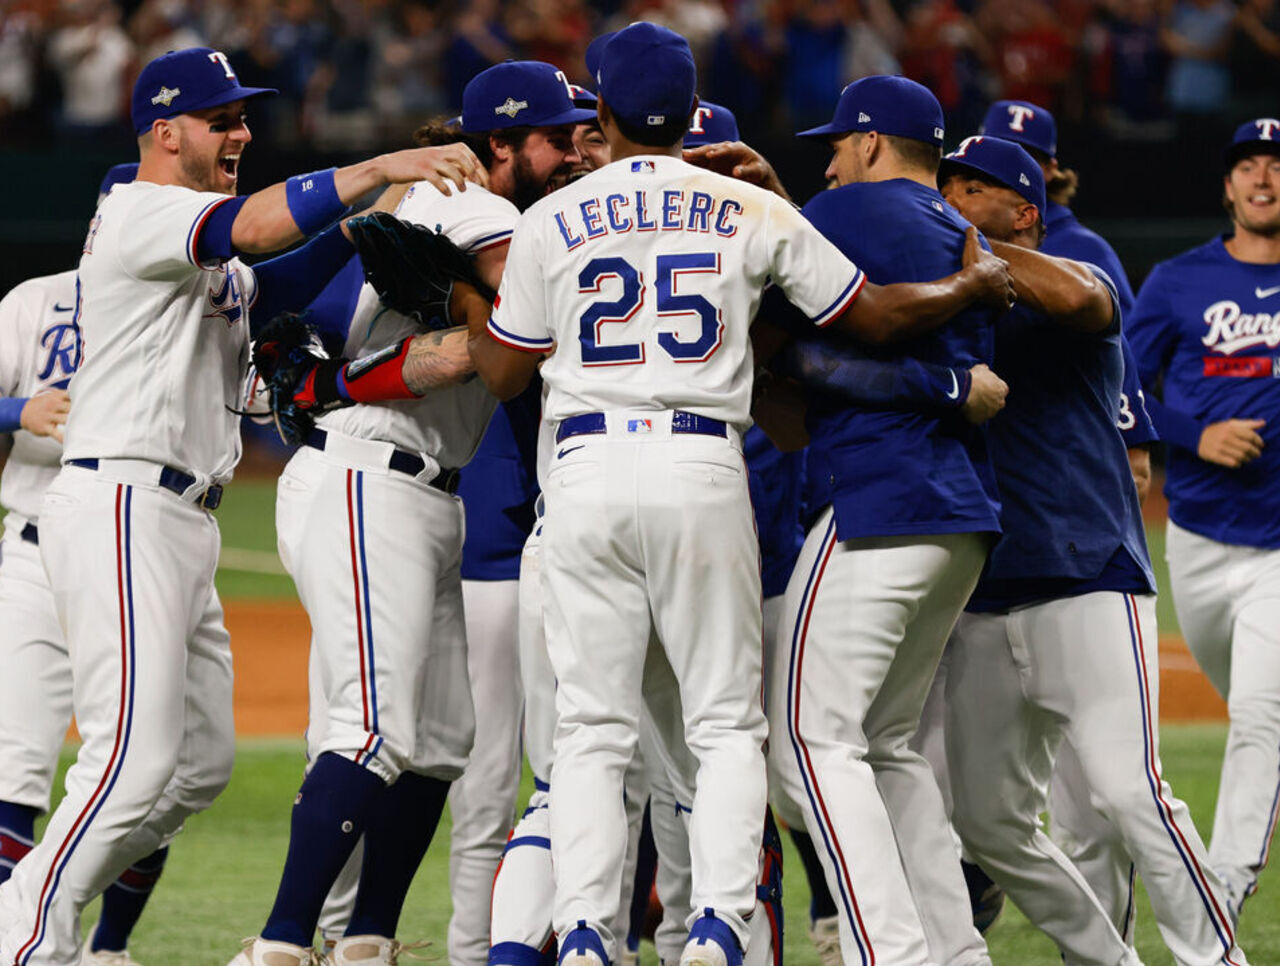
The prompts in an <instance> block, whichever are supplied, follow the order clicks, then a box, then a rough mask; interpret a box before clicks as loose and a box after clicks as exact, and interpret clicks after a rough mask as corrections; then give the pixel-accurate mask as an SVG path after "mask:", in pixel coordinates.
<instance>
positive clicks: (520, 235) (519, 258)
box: [489, 216, 555, 352]
mask: <svg viewBox="0 0 1280 966" xmlns="http://www.w3.org/2000/svg"><path fill="white" fill-rule="evenodd" d="M516 228H517V230H516V233H515V235H514V236H513V237H512V239H511V249H510V250H509V251H508V252H507V267H506V268H505V269H503V272H502V285H501V287H500V288H499V289H498V295H497V297H496V298H495V299H494V300H493V317H492V318H490V319H489V334H490V335H491V336H493V337H494V338H495V339H497V340H498V341H499V342H501V343H502V344H503V345H506V346H510V347H511V348H512V349H520V350H523V351H525V352H549V351H551V347H552V346H553V345H555V336H554V334H553V332H552V331H551V329H550V328H549V323H548V319H547V296H546V287H545V278H546V273H545V271H544V269H543V266H542V252H543V249H544V246H543V244H542V242H541V237H540V234H539V232H538V225H537V223H536V222H532V221H530V219H529V218H528V217H527V216H526V217H525V218H524V219H522V220H521V222H520V224H519V225H517V226H516ZM504 305H507V306H510V305H516V306H519V309H520V311H519V313H518V314H517V315H516V316H512V315H511V313H510V311H509V310H504V308H503V306H504Z"/></svg>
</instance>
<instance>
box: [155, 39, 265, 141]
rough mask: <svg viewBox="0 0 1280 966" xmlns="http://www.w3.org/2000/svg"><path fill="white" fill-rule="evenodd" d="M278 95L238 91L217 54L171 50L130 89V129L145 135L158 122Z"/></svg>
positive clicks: (245, 89)
mask: <svg viewBox="0 0 1280 966" xmlns="http://www.w3.org/2000/svg"><path fill="white" fill-rule="evenodd" d="M278 93H279V91H276V90H274V89H273V88H270V87H242V86H241V84H240V80H239V78H237V77H236V72H235V71H234V70H233V69H232V67H231V64H230V62H229V61H228V60H227V55H226V54H224V53H223V52H222V51H220V50H214V49H213V48H211V47H188V48H187V49H186V50H171V51H169V53H167V54H162V55H161V56H159V57H157V58H156V59H155V60H153V61H151V63H149V64H147V66H146V67H144V68H142V73H140V74H139V75H138V80H137V82H136V83H135V84H134V85H133V107H132V110H131V112H130V113H131V114H132V117H133V129H134V130H135V131H136V132H137V133H138V134H146V133H147V132H148V131H149V130H151V125H152V124H153V123H154V122H156V121H158V120H160V119H162V118H167V117H177V116H178V115H179V114H189V113H190V112H192V111H202V110H204V109H205V108H208V107H218V106H219V105H221V104H229V103H231V102H232V101H239V100H242V99H244V98H248V97H258V96H260V95H262V94H278Z"/></svg>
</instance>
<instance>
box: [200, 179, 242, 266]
mask: <svg viewBox="0 0 1280 966" xmlns="http://www.w3.org/2000/svg"><path fill="white" fill-rule="evenodd" d="M248 200H249V197H248V195H245V196H243V197H239V198H231V199H228V200H227V201H224V202H222V203H220V204H219V205H218V207H216V208H214V209H213V211H211V212H210V213H209V217H208V218H206V219H205V222H204V226H203V227H202V228H201V229H200V235H199V237H198V238H196V257H197V258H199V259H200V264H201V265H209V264H211V263H213V262H225V261H227V260H228V259H229V258H231V256H232V255H235V254H237V252H236V250H235V247H234V246H233V245H232V244H231V226H232V225H234V224H235V221H236V215H238V214H240V209H241V208H243V207H244V203H245V202H246V201H248Z"/></svg>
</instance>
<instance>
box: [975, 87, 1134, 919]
mask: <svg viewBox="0 0 1280 966" xmlns="http://www.w3.org/2000/svg"><path fill="white" fill-rule="evenodd" d="M979 133H980V134H986V135H990V136H993V137H999V138H1004V139H1005V140H1007V141H1013V142H1015V143H1017V144H1020V145H1021V146H1022V147H1023V148H1025V149H1026V151H1027V152H1028V153H1029V154H1030V155H1031V156H1032V157H1033V158H1035V160H1036V161H1037V162H1038V163H1039V165H1040V170H1041V172H1042V173H1043V175H1044V181H1045V194H1046V198H1045V200H1046V205H1045V210H1044V212H1043V222H1044V228H1045V231H1046V235H1045V238H1044V241H1043V242H1042V243H1041V245H1040V251H1041V252H1043V253H1044V254H1046V255H1055V256H1059V257H1061V258H1070V259H1073V260H1075V261H1080V262H1086V263H1088V264H1091V265H1097V266H1098V267H1099V268H1101V269H1102V270H1103V271H1104V272H1105V273H1106V274H1107V277H1108V278H1110V279H1111V280H1112V282H1113V283H1114V284H1115V287H1116V294H1117V295H1118V297H1119V299H1120V315H1121V318H1124V319H1127V318H1129V317H1130V315H1131V314H1132V309H1133V290H1132V288H1131V287H1130V285H1129V279H1128V276H1127V275H1126V274H1125V271H1124V266H1123V265H1121V263H1120V259H1119V257H1118V256H1117V255H1116V253H1115V250H1114V249H1113V248H1112V247H1111V246H1110V245H1109V244H1107V242H1106V240H1105V239H1103V238H1102V237H1101V236H1099V235H1098V234H1097V233H1096V232H1093V231H1090V230H1089V229H1088V228H1086V227H1085V226H1084V225H1082V224H1080V222H1079V221H1078V220H1077V219H1076V217H1075V214H1074V213H1073V212H1072V211H1071V208H1070V207H1069V204H1070V202H1071V199H1072V198H1074V196H1075V194H1076V191H1077V190H1078V187H1079V178H1078V176H1077V175H1076V173H1075V171H1073V170H1071V169H1069V168H1064V167H1063V166H1062V165H1061V163H1060V161H1059V159H1058V156H1057V155H1058V128H1057V122H1056V121H1055V120H1054V117H1053V115H1052V114H1051V113H1050V112H1049V111H1048V110H1047V109H1045V108H1044V107H1041V106H1040V105H1038V104H1032V103H1030V102H1028V101H1008V100H1005V101H996V102H995V103H993V104H992V105H991V106H990V107H989V108H988V109H987V113H986V116H985V118H984V119H983V122H982V126H981V128H980V129H979ZM1120 342H1121V350H1122V351H1123V353H1124V360H1125V368H1124V383H1123V385H1122V387H1121V393H1120V415H1119V418H1118V420H1117V425H1118V426H1119V427H1120V430H1121V433H1122V435H1123V436H1124V440H1125V445H1126V446H1127V447H1128V451H1129V463H1130V467H1131V470H1132V473H1133V477H1134V482H1135V483H1136V484H1137V486H1138V496H1139V500H1140V501H1141V500H1143V499H1145V497H1146V492H1147V490H1148V489H1149V487H1150V485H1151V454H1150V452H1149V450H1148V446H1149V444H1150V443H1152V442H1154V441H1155V439H1156V434H1155V431H1154V429H1153V428H1152V427H1151V424H1150V417H1149V416H1148V415H1147V413H1146V411H1145V406H1144V400H1143V394H1142V387H1141V384H1140V383H1139V380H1138V373H1137V366H1136V364H1135V363H1134V361H1133V353H1132V350H1131V349H1130V347H1129V342H1128V339H1127V338H1126V337H1125V335H1124V334H1123V333H1122V334H1121V336H1120ZM1050 806H1051V807H1050V815H1051V818H1052V828H1051V831H1052V834H1053V838H1054V841H1055V842H1057V843H1058V844H1059V845H1060V846H1062V848H1063V850H1064V851H1065V852H1066V853H1067V855H1068V856H1070V858H1071V860H1072V861H1073V862H1074V863H1075V864H1076V865H1077V866H1078V867H1079V868H1080V871H1081V872H1082V873H1083V874H1084V876H1085V878H1086V879H1087V880H1088V881H1089V884H1090V885H1091V886H1092V887H1093V889H1094V892H1095V893H1096V894H1097V895H1098V898H1099V900H1100V901H1101V902H1102V904H1103V906H1104V907H1106V908H1107V909H1108V910H1109V911H1110V913H1111V914H1112V919H1113V922H1115V924H1116V928H1117V929H1119V930H1120V932H1121V934H1122V935H1124V936H1125V937H1126V938H1127V939H1128V940H1130V942H1131V941H1132V938H1133V926H1134V918H1133V915H1132V913H1133V908H1134V907H1133V889H1132V884H1133V873H1132V863H1130V862H1129V857H1128V852H1127V851H1126V850H1125V848H1124V843H1123V842H1122V841H1120V840H1119V839H1118V838H1116V837H1115V834H1114V831H1115V830H1114V826H1112V825H1111V824H1110V823H1109V822H1108V821H1107V819H1106V817H1105V816H1103V815H1101V814H1100V813H1099V812H1098V811H1097V809H1095V808H1094V807H1093V806H1092V805H1091V804H1090V802H1089V790H1088V786H1087V784H1086V783H1085V782H1084V781H1083V780H1082V777H1081V773H1080V766H1079V764H1078V762H1077V761H1076V754H1075V751H1074V749H1073V748H1072V747H1071V743H1070V742H1069V741H1067V742H1065V743H1064V744H1063V747H1062V749H1061V751H1060V752H1059V755H1058V759H1057V762H1056V765H1055V768H1054V773H1053V779H1052V782H1051V785H1050ZM966 876H967V877H968V880H969V881H970V883H971V886H973V888H974V891H975V892H976V893H978V894H979V895H980V893H981V892H982V890H983V889H984V888H988V887H989V882H990V880H989V879H987V877H986V876H985V874H984V873H982V872H981V870H980V869H977V868H976V867H972V868H966ZM979 901H980V900H979Z"/></svg>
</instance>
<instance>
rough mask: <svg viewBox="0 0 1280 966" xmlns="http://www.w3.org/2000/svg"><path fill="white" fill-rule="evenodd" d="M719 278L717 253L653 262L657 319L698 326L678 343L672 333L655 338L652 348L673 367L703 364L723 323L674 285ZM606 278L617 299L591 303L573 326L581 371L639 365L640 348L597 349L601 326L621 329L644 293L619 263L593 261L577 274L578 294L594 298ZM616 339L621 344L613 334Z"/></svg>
mask: <svg viewBox="0 0 1280 966" xmlns="http://www.w3.org/2000/svg"><path fill="white" fill-rule="evenodd" d="M705 274H710V275H719V274H720V255H719V253H718V252H688V253H681V254H672V255H659V256H658V257H657V265H656V272H655V273H654V277H655V278H656V280H657V281H656V283H655V284H654V286H653V287H654V289H655V290H656V297H657V311H658V316H659V317H660V318H668V319H674V318H677V317H681V316H693V317H695V318H697V319H698V320H699V321H700V323H701V325H700V327H699V330H698V335H697V337H696V338H693V339H689V340H682V339H680V338H678V337H677V336H676V334H675V332H669V331H667V332H659V333H658V336H657V343H658V348H660V349H661V350H662V351H664V352H666V353H667V355H669V356H670V357H671V358H672V359H674V360H675V361H676V362H706V361H707V360H708V359H710V358H711V356H712V355H713V354H714V353H715V351H716V349H718V348H720V341H721V336H722V335H723V333H724V322H723V321H722V320H721V318H720V310H719V309H718V308H717V307H716V306H714V305H712V304H711V303H710V302H708V301H707V300H706V299H705V298H704V297H703V296H701V295H696V294H683V295H682V294H679V293H678V291H677V289H678V288H679V284H680V279H681V277H682V276H685V275H705ZM611 278H616V279H618V280H620V281H621V282H622V295H621V296H620V297H619V298H618V299H616V300H615V301H612V302H609V301H604V300H597V301H595V302H592V303H591V305H590V306H588V307H587V310H586V311H585V312H583V313H582V316H581V318H580V320H579V335H578V341H579V343H580V344H581V346H582V364H583V365H584V366H634V365H640V364H642V363H643V362H644V361H645V343H644V342H614V341H613V339H612V338H611V339H610V340H609V344H608V345H603V344H601V337H602V335H603V333H604V331H605V329H604V327H605V326H607V325H626V324H627V323H628V322H630V321H631V320H632V319H633V318H635V315H636V313H637V312H639V311H640V310H641V309H642V308H643V307H644V304H645V298H646V297H647V296H648V291H647V289H646V287H645V284H644V275H643V273H641V272H639V271H638V270H637V269H636V268H635V266H634V265H632V264H631V263H630V262H628V261H627V260H626V259H625V258H618V257H602V258H593V259H592V260H591V261H590V262H588V263H587V265H586V267H585V268H583V269H582V271H581V272H579V273H578V292H579V293H580V294H583V295H589V294H592V293H596V292H599V291H600V290H601V285H602V284H603V283H604V282H605V281H606V280H607V279H611ZM615 337H616V338H625V333H619V334H617V336H615Z"/></svg>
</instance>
